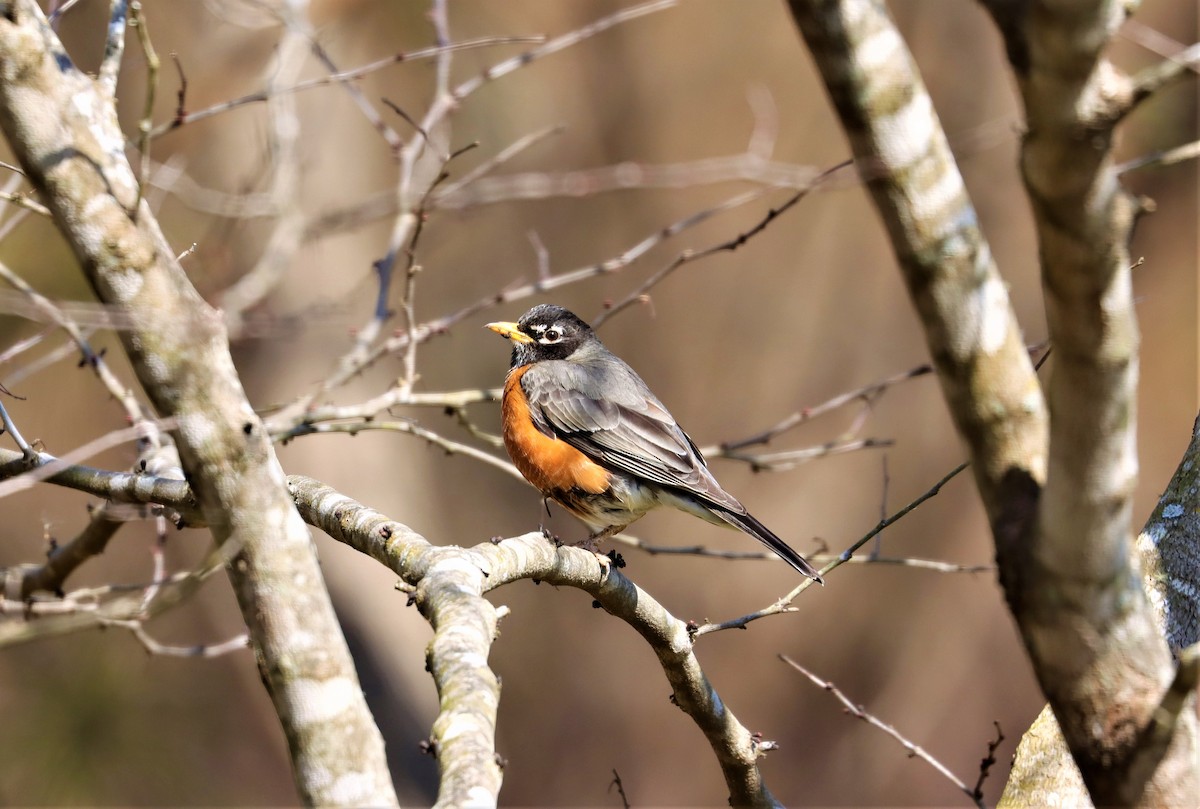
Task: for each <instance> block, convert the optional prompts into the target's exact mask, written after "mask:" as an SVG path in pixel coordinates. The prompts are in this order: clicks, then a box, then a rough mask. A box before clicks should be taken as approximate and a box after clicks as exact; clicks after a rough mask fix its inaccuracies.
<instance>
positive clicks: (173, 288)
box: [0, 0, 396, 805]
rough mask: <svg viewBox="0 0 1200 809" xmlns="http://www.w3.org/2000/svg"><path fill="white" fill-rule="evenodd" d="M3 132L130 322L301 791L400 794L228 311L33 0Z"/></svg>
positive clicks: (21, 31)
mask: <svg viewBox="0 0 1200 809" xmlns="http://www.w3.org/2000/svg"><path fill="white" fill-rule="evenodd" d="M0 127H2V128H3V130H4V133H5V135H6V137H7V139H8V142H9V145H10V147H11V148H12V150H13V152H14V153H15V154H16V155H17V156H18V158H19V160H20V163H21V165H22V167H23V169H24V170H25V172H26V173H27V175H28V177H29V180H30V182H32V183H33V185H34V187H35V188H37V190H38V192H39V194H40V195H41V197H42V199H43V200H44V201H45V202H46V204H47V207H48V208H50V210H51V211H52V212H53V215H54V220H55V222H56V224H57V225H58V227H59V229H60V231H61V232H62V233H63V235H64V237H65V238H66V240H67V242H68V243H69V244H70V246H71V248H72V250H73V251H74V253H75V255H76V257H77V258H78V260H79V262H80V264H81V265H82V267H83V270H84V273H85V275H86V276H87V278H88V280H89V282H90V283H91V284H92V287H93V288H94V289H95V291H96V294H97V296H98V297H99V298H100V300H101V301H103V302H104V303H106V304H108V305H110V306H112V307H113V308H114V309H115V310H117V311H118V312H119V313H121V314H122V315H126V316H128V317H129V318H130V322H131V324H132V325H131V328H130V329H128V330H123V331H122V332H121V333H120V337H121V340H122V342H123V344H124V346H125V350H126V352H127V353H128V354H129V357H130V361H131V363H132V365H133V368H134V370H135V372H136V373H137V376H138V379H139V380H140V382H141V384H142V386H143V388H144V389H145V390H146V393H147V394H148V396H149V397H150V399H151V400H152V402H153V403H154V405H155V407H156V408H157V409H158V411H159V412H160V413H161V414H163V415H168V416H173V417H175V418H177V419H178V424H179V428H178V430H177V439H178V441H177V443H178V446H179V450H180V457H181V459H182V461H183V466H184V469H185V471H186V472H187V475H188V479H189V480H190V481H191V483H192V486H193V489H194V492H195V495H196V498H197V501H198V503H199V506H200V510H201V511H202V513H203V515H204V517H205V519H206V521H207V522H208V524H209V526H210V529H211V530H212V532H213V536H214V538H215V539H216V540H217V542H218V543H222V544H223V543H226V542H229V541H234V542H236V543H237V544H236V545H235V546H233V547H235V548H237V549H238V553H237V556H236V557H235V558H234V559H233V561H232V562H231V563H230V565H229V567H228V570H229V576H230V580H231V582H232V584H233V588H234V591H235V593H236V595H237V598H238V601H239V604H240V605H241V608H242V614H243V617H244V618H245V620H246V623H247V626H248V628H249V631H250V635H251V639H252V645H253V647H254V650H255V655H256V658H257V660H258V661H259V666H260V670H261V672H262V675H263V681H264V683H265V684H266V685H267V690H268V692H269V693H270V695H271V698H272V700H273V701H274V703H275V708H276V712H277V714H278V715H279V718H280V721H281V723H282V725H283V730H284V733H285V736H286V738H287V740H288V744H289V748H290V751H291V755H292V761H293V765H294V774H295V778H296V784H297V788H298V790H299V793H300V796H301V799H302V800H303V801H304V802H305V803H307V804H310V805H313V804H322V805H362V804H368V803H369V804H379V805H393V804H395V802H396V798H395V793H394V790H393V788H392V785H391V781H390V776H389V774H388V770H387V763H386V759H385V756H384V751H383V742H382V738H381V736H380V735H379V731H378V729H377V728H376V727H375V725H374V722H373V720H372V718H371V715H370V713H369V712H368V710H367V707H366V703H365V700H364V699H363V695H362V691H361V687H360V685H359V683H358V678H357V676H356V674H355V672H354V667H353V663H352V661H351V658H350V655H349V651H348V649H347V648H346V644H345V640H344V638H343V637H342V634H341V629H340V627H339V626H338V623H337V620H336V617H335V616H334V613H333V608H332V605H331V604H330V603H329V599H328V593H327V591H326V590H325V588H324V587H323V586H321V584H320V582H321V572H320V569H319V567H318V566H317V561H316V557H315V555H314V553H313V549H312V543H311V540H310V539H309V536H308V531H307V529H306V528H305V526H304V524H303V522H302V521H301V519H300V517H299V515H298V514H297V513H296V511H295V509H294V507H293V506H292V504H291V502H290V499H289V498H288V495H287V492H286V489H285V487H284V476H283V472H282V470H281V469H280V467H279V463H278V461H277V459H276V458H275V454H274V451H273V449H272V447H271V443H270V440H269V436H268V435H267V434H266V431H265V430H264V429H263V427H262V424H261V422H260V420H259V419H258V417H257V416H256V415H255V414H254V412H253V410H252V409H251V408H250V405H249V404H248V403H247V401H246V396H245V393H244V391H243V390H242V388H241V385H240V383H239V381H238V378H237V374H236V371H235V370H234V367H233V362H232V360H231V358H230V355H229V348H228V340H227V337H226V333H225V328H224V325H223V323H222V321H221V318H220V315H219V314H218V313H217V312H215V311H213V310H212V309H211V308H210V307H209V306H207V304H205V302H204V301H203V300H202V299H201V298H200V296H199V294H197V292H196V290H195V289H194V288H193V287H192V286H191V284H190V282H189V281H188V279H187V277H186V276H185V275H184V273H183V271H182V269H181V268H180V266H179V264H178V262H177V261H176V259H175V252H176V251H175V250H173V249H172V248H171V246H170V245H169V244H168V243H167V241H166V239H165V238H164V237H163V235H162V233H161V231H160V230H159V229H158V225H157V223H156V221H155V220H154V217H153V216H152V214H151V212H150V211H149V208H148V206H146V205H145V203H144V202H143V203H142V204H141V206H140V208H139V209H137V210H135V208H134V206H135V205H138V201H139V194H138V187H137V179H136V177H135V175H134V172H133V170H132V169H131V167H130V166H129V164H128V162H127V161H126V159H125V156H124V153H123V152H124V142H125V139H124V137H123V135H122V133H121V130H120V128H119V127H118V125H117V118H116V112H115V109H114V108H113V106H112V105H111V104H108V103H106V102H105V101H104V99H103V98H102V97H101V95H100V94H99V93H98V92H97V87H96V84H95V82H94V81H93V80H92V79H90V78H88V77H87V76H85V75H83V74H82V73H80V72H79V71H78V70H76V69H75V68H74V66H73V65H72V64H71V61H70V57H69V56H68V54H67V53H66V52H65V51H64V50H63V47H62V44H61V43H60V42H59V41H58V38H57V36H56V35H55V33H54V31H53V30H52V29H51V28H50V25H49V23H48V22H47V21H46V18H45V17H44V15H43V13H42V11H41V10H40V9H39V8H38V6H37V4H36V3H35V2H32V0H19V1H18V2H11V3H5V4H3V5H2V6H0Z"/></svg>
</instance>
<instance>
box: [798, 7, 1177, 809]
mask: <svg viewBox="0 0 1200 809" xmlns="http://www.w3.org/2000/svg"><path fill="white" fill-rule="evenodd" d="M790 7H791V9H792V12H793V15H794V17H795V18H796V21H797V23H798V25H799V27H800V30H801V33H802V34H803V36H804V38H805V40H806V41H807V43H808V45H809V48H810V50H811V51H812V54H813V57H814V59H815V61H816V64H817V67H818V69H819V71H820V73H821V75H822V78H823V79H824V81H825V84H826V86H827V89H828V90H829V93H830V96H831V98H832V100H833V102H834V105H835V107H836V108H837V112H838V115H839V116H840V118H841V120H842V122H843V124H844V126H845V129H846V132H847V135H848V136H849V140H850V144H851V147H852V148H853V150H854V153H855V156H856V158H857V159H858V160H859V161H860V165H863V166H864V167H867V168H868V171H867V172H866V179H867V184H868V188H869V190H870V192H871V195H872V198H873V200H874V202H875V204H876V207H877V208H878V210H879V211H880V214H881V216H882V218H883V221H884V223H885V226H886V227H887V230H888V233H889V236H890V237H891V240H892V244H893V247H894V250H895V252H896V255H897V257H898V259H899V263H900V266H901V269H902V270H903V272H904V276H905V280H906V282H907V284H908V288H909V293H910V296H911V297H912V299H913V302H914V305H915V307H916V310H917V312H918V314H919V316H920V318H921V321H922V325H923V326H924V329H925V334H926V339H927V342H928V344H929V348H930V352H931V354H932V356H933V360H934V365H935V367H936V368H937V371H938V377H939V379H940V381H941V383H942V387H943V390H944V392H945V395H946V399H947V402H948V404H949V407H950V412H951V415H952V417H953V419H954V422H955V424H956V426H957V428H958V430H959V432H960V433H961V434H962V436H963V437H964V439H965V440H966V442H967V444H968V447H969V450H970V454H971V460H972V466H973V467H974V469H975V477H976V482H977V483H978V486H979V490H980V494H981V496H982V499H983V502H984V505H985V507H986V509H987V512H988V517H989V521H990V523H991V527H992V531H993V534H994V537H995V542H996V548H997V560H998V562H999V567H1000V574H1001V582H1002V584H1003V585H1004V588H1005V594H1006V596H1007V598H1008V601H1009V605H1010V608H1011V609H1012V612H1013V615H1014V617H1015V618H1016V620H1017V623H1018V625H1019V627H1020V629H1021V633H1022V637H1023V639H1024V641H1025V645H1026V648H1027V650H1028V652H1029V655H1030V659H1031V661H1032V663H1033V666H1034V670H1035V672H1036V674H1037V676H1038V680H1039V682H1040V684H1041V686H1042V689H1043V690H1044V691H1045V693H1046V695H1047V697H1048V698H1049V700H1050V704H1051V706H1052V707H1053V709H1054V711H1055V713H1056V714H1057V715H1058V718H1059V721H1060V722H1061V723H1062V725H1063V729H1064V731H1065V734H1066V738H1067V740H1068V743H1069V745H1070V748H1071V751H1072V753H1073V755H1074V757H1075V760H1076V761H1077V762H1078V764H1079V766H1080V769H1081V771H1082V773H1083V777H1084V781H1085V782H1086V783H1087V785H1088V789H1089V791H1090V793H1091V795H1092V797H1093V799H1094V800H1096V801H1097V802H1098V803H1101V804H1133V803H1137V802H1139V801H1140V800H1142V799H1143V798H1146V799H1147V800H1151V801H1153V800H1167V801H1168V802H1171V799H1174V801H1173V802H1174V803H1177V804H1187V803H1191V802H1194V797H1195V795H1196V794H1197V790H1198V788H1200V774H1198V772H1197V771H1198V769H1200V768H1198V767H1197V763H1196V757H1195V742H1194V736H1195V718H1194V716H1190V715H1189V717H1188V718H1185V719H1184V720H1182V721H1181V722H1179V723H1178V728H1179V729H1180V730H1179V731H1177V732H1176V733H1175V734H1174V735H1173V736H1170V735H1168V738H1167V740H1166V741H1169V742H1170V749H1169V750H1168V749H1167V745H1166V744H1165V743H1164V741H1163V734H1158V733H1154V732H1152V731H1153V727H1152V724H1153V721H1154V715H1155V711H1156V710H1157V709H1158V706H1159V704H1160V700H1161V698H1162V696H1163V694H1164V693H1165V692H1166V689H1167V688H1168V686H1169V684H1170V683H1171V682H1172V679H1173V671H1172V665H1171V661H1170V657H1169V654H1168V650H1167V646H1166V644H1165V643H1164V641H1163V637H1162V634H1161V632H1160V631H1159V629H1158V627H1157V625H1156V623H1155V621H1154V617H1153V612H1152V610H1151V609H1150V606H1149V603H1148V601H1147V600H1146V598H1145V596H1144V594H1143V592H1142V589H1141V585H1140V582H1139V580H1138V576H1137V569H1136V565H1135V564H1134V557H1133V553H1132V548H1131V544H1132V543H1131V530H1130V502H1131V497H1132V492H1133V486H1134V482H1135V476H1136V470H1137V461H1136V456H1135V432H1134V427H1135V413H1134V399H1135V392H1136V390H1135V386H1136V381H1137V328H1136V323H1135V321H1134V315H1133V308H1132V294H1131V284H1130V263H1131V262H1130V261H1129V256H1128V251H1127V248H1126V245H1127V242H1128V239H1129V236H1130V232H1131V229H1132V226H1133V221H1134V218H1135V216H1136V214H1137V212H1138V206H1137V205H1136V203H1135V201H1134V200H1133V198H1132V197H1131V196H1130V195H1129V194H1128V193H1127V192H1125V191H1124V190H1123V189H1122V188H1121V187H1120V185H1119V183H1118V181H1117V174H1116V171H1115V170H1114V168H1113V166H1112V162H1111V154H1110V149H1111V146H1112V141H1113V128H1114V126H1115V125H1116V123H1117V122H1118V121H1119V120H1120V119H1121V117H1122V115H1123V113H1124V111H1126V110H1127V109H1128V107H1129V104H1130V102H1131V98H1132V89H1131V83H1130V81H1129V80H1128V79H1127V78H1126V77H1124V76H1123V75H1122V74H1120V73H1119V71H1117V70H1116V68H1115V67H1113V66H1112V65H1111V64H1110V63H1109V62H1107V61H1106V60H1105V59H1103V58H1102V55H1101V52H1102V49H1103V48H1104V47H1105V45H1106V44H1107V42H1108V41H1109V39H1110V38H1111V37H1112V35H1113V34H1114V33H1115V31H1116V29H1117V27H1118V26H1119V25H1120V23H1121V22H1122V20H1123V19H1124V15H1125V13H1126V10H1127V8H1128V4H1126V3H1122V2H1117V0H1110V1H1108V2H1094V3H1080V2H1073V1H1071V0H1040V2H1039V1H1037V0H1035V1H1034V2H1005V1H1004V0H994V1H993V2H991V3H990V4H989V8H990V10H991V11H992V13H993V16H994V17H995V18H996V20H997V23H998V25H999V28H1000V30H1001V32H1002V34H1003V35H1004V37H1005V44H1006V46H1007V52H1008V55H1009V59H1010V61H1011V63H1012V66H1013V69H1014V72H1015V73H1016V76H1017V81H1018V85H1019V87H1020V89H1021V94H1022V98H1023V101H1024V103H1025V109H1026V113H1027V117H1028V127H1027V129H1028V131H1027V134H1026V137H1025V140H1024V143H1023V148H1022V153H1021V172H1022V176H1023V178H1024V180H1025V184H1026V188H1027V190H1028V193H1029V196H1030V199H1031V201H1032V204H1033V210H1034V214H1035V219H1036V222H1037V230H1038V238H1039V249H1040V254H1041V255H1040V257H1041V262H1042V267H1043V288H1044V291H1045V295H1046V310H1047V320H1048V323H1049V327H1050V337H1051V342H1052V344H1053V346H1054V348H1055V352H1056V353H1055V356H1056V361H1055V365H1054V367H1053V371H1052V374H1051V377H1050V382H1049V384H1048V386H1047V395H1046V398H1045V400H1043V396H1042V393H1041V390H1040V389H1039V386H1038V383H1037V380H1036V379H1035V377H1034V375H1033V370H1032V368H1031V366H1030V363H1029V361H1028V358H1027V357H1026V356H1025V355H1024V352H1023V350H1022V349H1021V347H1020V335H1019V332H1018V328H1017V324H1016V320H1015V317H1014V316H1013V313H1012V309H1011V306H1010V305H1009V301H1008V295H1007V292H1006V290H1005V288H1004V284H1003V281H1002V280H1001V278H1000V276H999V274H998V272H997V271H996V267H995V265H994V262H993V261H992V259H991V254H990V252H989V250H988V248H987V245H986V243H985V242H984V240H983V237H982V235H981V233H980V231H979V226H978V223H977V221H976V218H975V214H974V212H973V210H972V209H971V206H970V202H969V200H968V199H967V197H966V192H965V190H964V187H963V183H962V179H961V177H960V176H959V174H958V172H957V169H956V168H955V166H954V162H953V158H952V156H951V154H950V151H949V149H948V148H947V145H946V139H945V136H944V134H943V132H942V130H941V126H940V124H939V123H938V120H937V117H936V114H935V112H934V110H933V107H932V103H931V101H930V99H929V96H928V94H927V93H926V92H925V90H924V87H923V85H922V83H921V79H920V76H919V75H918V73H917V70H916V67H915V65H914V63H913V61H912V57H911V55H910V54H909V53H908V51H907V48H906V47H905V45H904V42H903V39H902V38H901V36H900V34H899V33H898V31H897V30H896V27H895V25H894V23H893V22H892V20H891V19H890V17H889V16H888V14H887V11H886V9H885V7H884V4H883V3H882V2H881V0H792V2H791V3H790ZM1047 412H1048V416H1047ZM1160 760H1161V762H1162V763H1161V764H1160V763H1159V762H1160ZM1155 765H1157V766H1155Z"/></svg>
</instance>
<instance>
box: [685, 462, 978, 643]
mask: <svg viewBox="0 0 1200 809" xmlns="http://www.w3.org/2000/svg"><path fill="white" fill-rule="evenodd" d="M969 465H970V464H969V463H967V462H966V461H964V462H963V463H961V464H959V465H958V466H956V467H955V468H954V469H952V470H950V472H948V473H947V474H946V475H945V476H943V477H942V479H941V480H939V481H938V482H937V483H935V484H933V486H931V487H930V488H929V489H927V490H926V491H925V492H924V493H923V494H921V495H920V496H919V497H917V498H916V499H915V500H913V501H912V502H910V503H909V504H908V505H906V506H904V507H903V508H902V509H900V510H899V511H897V512H896V513H895V514H893V515H892V516H890V517H888V518H887V519H885V520H880V521H879V523H878V524H877V525H876V526H875V527H874V528H872V529H871V530H870V531H868V532H867V533H866V534H864V535H863V536H862V537H860V538H859V539H858V540H857V541H855V542H854V543H853V544H852V545H851V546H850V547H849V548H847V549H846V550H844V551H842V553H841V554H839V555H838V556H837V557H835V558H834V559H833V560H832V561H830V562H829V563H827V564H825V565H822V566H821V568H820V573H821V575H822V576H825V575H827V574H828V573H830V572H831V571H833V570H836V569H837V568H839V567H841V566H842V565H844V564H846V563H847V562H849V561H850V560H851V559H853V558H854V552H855V551H857V550H858V549H859V548H861V547H862V546H863V545H865V544H867V543H868V542H870V541H871V540H872V539H874V538H875V537H876V536H877V535H879V534H880V533H881V532H882V531H883V530H884V529H886V528H888V527H889V526H892V525H895V524H896V523H897V522H898V521H899V520H901V519H903V518H904V517H905V516H907V515H908V514H910V513H911V512H912V511H913V510H914V509H916V508H917V507H918V506H920V505H921V504H922V503H924V502H925V501H926V500H929V499H930V498H932V497H935V496H936V495H937V494H938V493H939V492H940V491H941V490H942V487H943V486H945V485H946V484H947V483H949V482H950V481H951V480H952V479H953V478H954V477H955V476H956V475H958V474H959V473H960V472H962V471H963V470H964V469H966V468H967V467H968V466H969ZM812 584H813V581H812V580H811V579H805V580H804V581H802V582H801V583H800V584H798V585H797V586H796V587H794V588H793V589H792V591H791V592H789V593H787V594H786V595H784V596H782V597H781V598H779V599H777V600H776V601H774V602H773V603H772V604H770V605H769V606H766V607H764V608H762V609H760V610H756V611H755V612H751V613H748V614H747V615H743V616H741V617H740V618H732V619H730V620H728V621H722V622H721V623H717V624H712V623H709V624H704V625H702V626H699V627H697V628H696V629H695V630H693V635H694V636H696V637H700V636H701V635H707V634H708V633H710V632H721V631H723V630H726V629H744V628H745V627H746V626H747V625H748V624H749V623H751V622H752V621H757V620H759V619H761V618H766V617H767V616H769V615H780V614H783V613H786V612H794V611H795V608H794V607H791V606H790V605H791V603H792V602H793V601H794V600H795V599H796V597H797V596H799V595H800V594H801V593H802V592H804V591H805V590H807V589H808V588H809V587H810V586H811V585H812Z"/></svg>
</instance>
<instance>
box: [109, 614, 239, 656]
mask: <svg viewBox="0 0 1200 809" xmlns="http://www.w3.org/2000/svg"><path fill="white" fill-rule="evenodd" d="M100 623H101V625H102V626H111V627H120V628H122V629H128V630H129V631H130V632H131V633H132V634H133V636H134V637H135V638H137V640H138V642H139V643H140V644H142V646H143V647H145V649H146V651H147V652H148V653H149V654H152V655H163V656H165V657H202V658H212V657H220V656H221V655H226V654H229V653H230V652H236V651H238V650H240V649H246V648H248V647H249V646H250V636H249V635H247V634H246V633H244V632H243V633H242V634H240V635H235V636H234V637H232V638H230V639H229V640H226V641H222V642H221V643H213V644H195V645H193V646H171V645H168V644H164V643H159V642H158V641H157V640H155V639H154V638H152V637H151V636H150V633H149V632H147V631H146V626H145V622H144V621H142V620H135V619H116V618H110V619H104V620H102V621H101V622H100Z"/></svg>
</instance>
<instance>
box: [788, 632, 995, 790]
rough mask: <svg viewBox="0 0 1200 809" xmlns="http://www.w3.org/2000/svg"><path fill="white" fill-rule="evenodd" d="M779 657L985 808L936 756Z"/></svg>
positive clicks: (813, 675) (835, 689)
mask: <svg viewBox="0 0 1200 809" xmlns="http://www.w3.org/2000/svg"><path fill="white" fill-rule="evenodd" d="M779 659H780V660H782V661H783V662H784V663H787V664H788V665H789V666H791V667H792V668H793V669H795V670H796V671H798V672H800V673H801V674H803V675H804V676H805V677H807V678H808V679H810V680H812V682H813V683H814V684H816V685H817V686H819V687H820V688H824V689H825V690H826V691H828V692H829V693H831V694H833V695H834V696H835V697H837V699H838V702H840V703H842V705H844V706H845V708H846V712H847V713H849V714H850V715H851V716H854V717H857V718H859V719H861V720H863V721H864V722H866V723H867V724H869V725H871V726H872V727H876V728H879V729H880V730H882V731H883V732H884V733H886V734H887V735H889V736H891V737H892V738H893V739H895V740H896V741H898V742H899V743H900V744H901V746H903V747H904V749H905V750H907V751H908V754H909V756H915V757H916V758H919V759H921V760H922V761H924V762H925V763H926V764H928V765H929V766H931V767H933V768H934V769H935V770H937V771H938V772H939V773H940V774H941V775H942V777H943V778H945V779H946V780H947V781H949V782H950V783H952V784H954V786H956V787H958V789H959V790H960V791H961V792H962V793H963V794H964V795H966V796H967V797H968V798H970V799H971V802H972V803H974V804H975V805H976V806H978V807H980V809H986V805H985V804H984V802H983V799H982V798H981V797H979V796H977V795H976V794H975V791H974V790H972V789H971V788H970V787H969V786H967V785H966V784H965V783H963V781H962V779H961V778H959V777H958V776H957V775H955V774H954V773H952V772H951V771H950V770H949V769H948V768H947V767H946V765H945V764H942V762H940V761H938V760H937V759H936V758H934V757H933V756H932V755H930V754H929V753H928V752H927V751H926V750H925V749H924V748H922V747H921V746H920V745H918V744H915V743H914V742H912V741H910V740H909V739H908V738H907V737H905V736H904V735H903V734H902V733H900V731H898V730H896V728H895V727H893V726H892V725H889V724H888V723H887V722H884V721H883V720H882V719H880V718H879V717H877V716H875V715H874V714H872V713H869V712H867V711H866V710H865V709H864V708H863V707H862V706H861V705H856V704H855V703H854V702H852V701H851V700H850V698H849V697H847V696H846V695H845V694H844V693H842V691H841V689H839V688H838V687H837V686H836V685H834V684H833V683H831V682H829V681H828V680H822V679H821V678H820V677H818V676H817V675H815V674H813V673H812V672H811V671H809V670H808V669H806V668H804V666H801V665H800V664H799V663H797V662H796V661H795V660H792V659H791V658H790V657H788V656H787V655H782V654H781V655H779Z"/></svg>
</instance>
